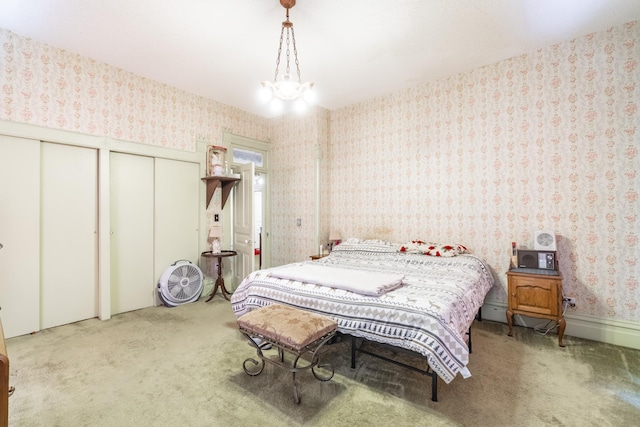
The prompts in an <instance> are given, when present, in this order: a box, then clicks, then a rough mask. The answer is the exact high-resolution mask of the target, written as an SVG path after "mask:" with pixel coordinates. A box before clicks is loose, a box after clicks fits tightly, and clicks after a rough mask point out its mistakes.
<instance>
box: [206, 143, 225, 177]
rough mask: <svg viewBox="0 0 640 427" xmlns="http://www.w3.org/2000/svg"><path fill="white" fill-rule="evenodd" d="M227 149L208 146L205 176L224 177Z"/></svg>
mask: <svg viewBox="0 0 640 427" xmlns="http://www.w3.org/2000/svg"><path fill="white" fill-rule="evenodd" d="M226 155H227V149H226V148H224V147H220V146H219V145H210V146H209V147H208V149H207V175H208V176H222V175H225V173H226V171H225V165H226V164H227V162H226V161H225V157H226Z"/></svg>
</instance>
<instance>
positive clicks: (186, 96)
mask: <svg viewBox="0 0 640 427" xmlns="http://www.w3.org/2000/svg"><path fill="white" fill-rule="evenodd" d="M0 91H1V92H0V93H1V94H2V97H0V120H9V121H15V122H22V123H29V124H33V125H38V126H45V127H50V128H56V129H63V130H67V131H72V132H79V133H84V134H89V135H98V136H105V137H110V138H115V139H121V140H125V141H132V142H139V143H144V144H151V145H158V146H162V147H167V148H175V149H179V150H187V151H195V150H196V141H198V140H202V141H204V142H208V143H211V144H219V143H220V138H221V134H222V130H223V129H224V130H228V131H229V132H232V133H237V134H240V135H243V136H246V137H249V138H254V139H259V140H266V139H268V137H269V121H268V120H267V119H264V118H260V117H257V116H255V115H253V114H250V113H246V112H244V111H241V110H238V109H236V108H233V107H230V106H227V105H224V104H220V103H218V102H215V101H212V100H209V99H206V98H202V97H199V96H196V95H193V94H190V93H187V92H184V91H181V90H178V89H175V88H172V87H170V86H167V85H165V84H162V83H159V82H156V81H153V80H150V79H147V78H144V77H141V76H138V75H135V74H133V73H130V72H127V71H124V70H122V69H119V68H116V67H112V66H109V65H107V64H104V63H102V62H98V61H95V60H93V59H90V58H87V57H83V56H80V55H77V54H74V53H71V52H68V51H66V50H63V49H59V48H56V47H53V46H50V45H47V44H45V43H41V42H38V41H35V40H33V39H30V38H27V37H22V36H20V35H18V34H15V33H13V32H11V31H9V30H6V29H2V28H0Z"/></svg>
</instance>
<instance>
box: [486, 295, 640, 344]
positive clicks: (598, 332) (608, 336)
mask: <svg viewBox="0 0 640 427" xmlns="http://www.w3.org/2000/svg"><path fill="white" fill-rule="evenodd" d="M506 311H507V305H506V304H504V303H500V302H496V301H485V302H484V305H483V306H482V318H483V319H486V320H492V321H494V322H500V323H505V324H506V323H507V318H506ZM519 318H520V319H525V322H526V324H523V322H522V320H520V319H519ZM564 318H565V320H566V322H567V328H566V329H565V336H566V335H570V336H573V337H578V338H585V339H588V340H593V341H599V342H603V343H607V344H613V345H619V346H623V347H629V348H634V349H637V350H640V323H637V322H629V321H624V320H610V319H602V318H598V317H591V316H582V315H578V314H567V313H565V316H564ZM536 321H537V322H538V323H540V321H539V319H536V318H531V317H527V316H521V315H519V316H514V324H516V325H518V326H526V327H533V326H535V325H536V324H537V323H536Z"/></svg>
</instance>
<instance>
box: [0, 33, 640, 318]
mask: <svg viewBox="0 0 640 427" xmlns="http://www.w3.org/2000/svg"><path fill="white" fill-rule="evenodd" d="M638 40H640V23H638V22H634V23H630V24H627V25H624V26H620V27H616V28H613V29H611V30H609V31H605V32H601V33H596V34H592V35H590V36H587V37H582V38H579V39H576V40H572V41H568V42H565V43H561V44H558V45H555V46H551V47H549V48H546V49H542V50H540V51H537V52H532V53H529V54H527V55H523V56H520V57H517V58H513V59H510V60H507V61H502V62H499V63H497V64H494V65H491V66H487V67H483V68H480V69H477V70H474V71H472V72H469V73H465V74H460V75H456V76H452V77H450V78H448V79H443V80H440V81H438V82H434V83H430V84H425V85H422V86H418V87H416V88H413V89H410V90H407V91H403V92H398V93H393V94H390V95H387V96H385V97H381V98H378V99H373V100H370V101H367V102H363V103H360V104H357V105H352V106H349V107H346V108H343V109H340V110H337V111H332V112H329V111H326V110H323V109H321V108H317V109H316V112H315V114H312V115H309V116H306V117H303V118H282V119H277V120H267V119H262V118H260V117H257V116H254V115H251V114H249V113H246V112H243V111H240V110H237V109H234V108H232V107H229V106H225V105H223V104H220V103H217V102H215V101H211V100H207V99H203V98H201V97H198V96H195V95H192V94H189V93H185V92H182V91H179V90H177V89H175V88H171V87H168V86H166V85H163V84H160V83H158V82H154V81H150V80H148V79H145V78H143V77H139V76H136V75H133V74H131V73H128V72H125V71H123V70H120V69H117V68H114V67H110V66H108V65H106V64H102V63H99V62H96V61H93V60H91V59H89V58H85V57H81V56H78V55H75V54H72V53H69V52H66V51H64V50H61V49H57V48H53V47H50V46H48V45H45V44H42V43H38V42H35V41H33V40H30V39H28V38H24V37H21V36H18V35H16V34H14V33H12V32H10V31H7V30H3V29H0V46H1V50H0V90H1V92H0V93H1V94H2V96H1V97H0V120H10V121H16V122H23V123H30V124H34V125H39V126H47V127H52V128H58V129H64V130H69V131H74V132H79V133H86V134H91V135H101V136H107V137H112V138H118V139H124V140H129V141H134V142H141V143H147V144H153V145H160V146H165V147H170V148H176V149H183V150H188V151H192V150H195V143H196V140H198V139H202V140H204V141H206V142H209V143H219V138H220V135H221V130H222V129H226V130H228V131H230V132H232V133H236V134H239V135H243V136H247V137H250V138H255V139H259V140H271V141H273V142H272V152H271V165H272V176H271V189H272V193H271V196H272V211H273V212H272V236H273V239H272V249H273V263H274V265H277V264H282V263H285V262H291V261H298V260H302V259H307V257H308V255H310V254H313V253H315V252H316V251H317V248H316V247H315V237H314V236H315V228H314V227H315V223H314V212H315V211H314V206H315V188H314V181H315V156H316V153H319V154H320V155H321V158H322V160H321V172H320V177H321V182H322V187H321V188H322V189H321V196H320V197H321V200H320V211H321V226H322V232H321V234H322V236H323V237H324V238H325V239H326V237H328V233H329V228H330V227H329V226H331V227H333V228H335V229H337V230H338V231H339V232H341V233H342V235H343V237H348V236H359V237H380V238H384V239H389V240H394V241H404V240H408V239H412V238H421V239H423V240H424V239H426V240H438V241H455V242H460V243H464V244H466V245H468V246H469V248H470V249H471V250H472V251H473V252H475V253H477V254H478V255H480V256H482V257H484V258H486V259H487V260H488V262H489V264H490V265H491V267H492V268H493V270H494V271H495V273H496V277H497V278H498V279H499V285H498V286H496V288H495V289H494V290H493V291H492V293H491V294H490V296H489V298H490V299H492V300H495V301H498V302H506V281H505V277H504V274H503V273H504V271H505V269H506V268H507V265H508V256H509V248H510V246H511V241H516V242H517V243H518V244H519V246H521V247H527V246H528V247H531V240H532V233H533V232H534V231H535V230H537V229H553V230H555V232H556V233H557V234H558V235H559V254H560V267H561V270H562V273H563V275H564V279H565V280H564V286H565V294H567V295H569V296H573V297H576V298H577V300H578V305H577V308H576V309H575V311H574V312H575V313H577V314H582V315H588V316H597V317H602V318H609V319H616V320H627V321H635V322H637V321H639V320H640V315H639V310H638V303H639V302H640V294H639V292H638V280H639V278H638V276H639V274H638V272H639V269H638V266H637V262H638V261H637V260H638V259H639V258H640V249H639V247H640V246H639V244H638V232H637V229H638V226H637V218H638V213H639V207H638V203H639V202H638V190H637V189H638V188H639V185H638V184H640V183H639V182H638V181H639V177H638V174H639V171H640V164H639V162H640V160H639V156H638V145H639V144H638V136H637V135H638V133H637V132H638V127H639V124H640V113H639V112H638V104H639V102H640V101H639V96H638V93H640V88H639V85H640V72H639V67H638V60H639V59H638V58H640V43H638ZM297 218H300V219H301V220H302V225H301V226H300V227H297V226H296V225H295V220H296V219H297Z"/></svg>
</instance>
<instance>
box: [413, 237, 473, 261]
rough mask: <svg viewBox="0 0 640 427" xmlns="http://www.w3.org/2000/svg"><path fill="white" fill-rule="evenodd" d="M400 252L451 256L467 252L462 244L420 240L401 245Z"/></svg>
mask: <svg viewBox="0 0 640 427" xmlns="http://www.w3.org/2000/svg"><path fill="white" fill-rule="evenodd" d="M400 252H410V253H423V254H425V255H429V256H439V257H453V256H456V255H460V254H464V253H466V252H468V250H467V248H466V247H465V246H464V245H460V244H442V243H427V242H424V241H422V240H412V241H411V243H408V244H406V245H403V246H402V247H401V248H400Z"/></svg>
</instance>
